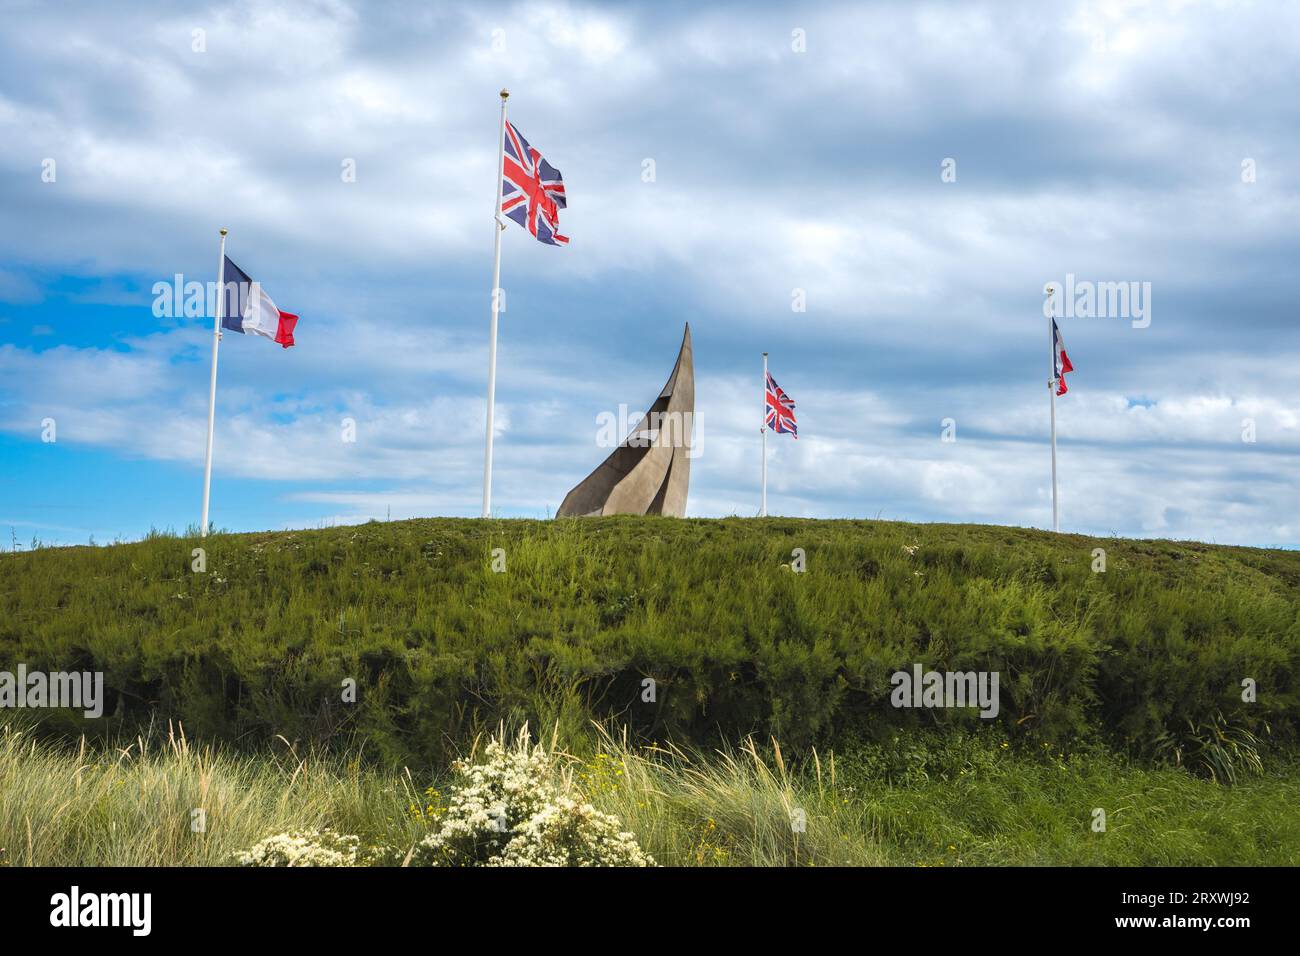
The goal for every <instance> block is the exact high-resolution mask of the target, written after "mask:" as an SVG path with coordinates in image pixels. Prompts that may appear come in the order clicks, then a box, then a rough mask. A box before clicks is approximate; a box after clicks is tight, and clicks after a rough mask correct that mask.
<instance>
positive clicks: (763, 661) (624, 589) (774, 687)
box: [0, 518, 1300, 762]
mask: <svg viewBox="0 0 1300 956" xmlns="http://www.w3.org/2000/svg"><path fill="white" fill-rule="evenodd" d="M197 544H198V542H197V541H196V540H193V539H182V538H171V537H157V538H154V539H152V540H149V541H145V542H141V543H137V544H127V545H119V546H115V547H110V548H98V549H97V548H60V549H49V550H40V551H36V552H33V553H25V554H18V555H10V554H6V555H0V667H4V668H10V669H12V668H13V667H14V666H16V664H17V663H18V662H25V663H26V664H27V665H28V666H29V667H33V668H37V667H39V668H45V669H86V668H93V669H100V670H103V671H105V673H106V682H107V685H108V688H109V690H110V704H109V706H110V719H108V720H105V721H102V722H100V724H99V725H98V726H102V727H104V728H106V729H107V730H109V731H125V732H130V731H131V730H132V729H133V728H134V727H135V726H136V725H138V723H140V722H146V721H150V720H154V719H156V718H158V717H165V718H171V717H174V718H179V719H182V720H183V721H184V723H185V726H186V728H187V729H188V730H189V731H190V733H191V734H192V735H196V736H201V737H203V738H204V739H226V740H234V739H247V740H253V739H259V738H260V739H270V738H271V737H273V736H274V735H277V734H281V735H284V736H286V737H288V738H290V739H292V740H300V741H303V742H308V741H313V742H322V741H325V742H331V743H337V742H339V741H346V742H349V743H357V742H358V741H360V742H362V743H364V744H365V746H366V747H367V748H368V752H370V753H372V754H379V755H384V756H387V757H389V758H391V759H394V760H402V761H407V762H410V761H415V762H420V761H426V762H427V761H430V760H434V761H436V760H441V759H443V758H445V756H446V754H447V753H448V752H450V751H452V750H454V748H455V746H456V744H457V742H459V741H463V740H465V739H467V738H468V737H470V736H472V735H473V733H474V732H476V731H477V730H480V729H482V728H483V727H491V726H495V724H496V723H497V721H499V720H502V719H504V720H506V721H507V722H513V723H518V722H519V721H521V720H524V719H531V720H533V721H534V722H535V723H536V722H541V723H543V724H547V725H549V724H550V723H551V722H552V721H554V720H556V719H560V720H561V721H562V722H566V723H567V724H569V725H571V726H574V727H580V726H582V725H585V723H586V720H587V719H588V718H589V717H591V716H596V717H608V716H611V715H617V716H619V717H620V718H621V719H624V720H626V721H627V722H629V723H630V724H631V725H632V727H633V729H634V730H635V731H637V732H640V733H643V734H648V735H652V736H657V737H661V738H662V737H664V736H671V737H672V738H673V739H675V740H677V741H679V742H694V743H698V744H702V745H705V746H708V745H711V744H712V743H714V742H716V741H717V740H718V739H719V733H718V732H719V731H721V737H722V739H730V740H736V739H739V737H740V736H742V735H743V734H744V733H747V732H751V731H752V732H757V733H759V734H760V736H763V737H766V736H767V735H775V736H777V737H778V738H779V739H781V740H782V741H783V742H785V743H787V744H789V745H794V746H799V747H803V746H806V745H810V744H813V743H817V742H821V743H825V742H827V741H830V740H834V739H836V738H837V737H838V736H840V735H842V734H844V733H846V732H848V731H852V732H854V733H859V732H867V733H878V732H879V731H880V730H881V729H882V728H885V729H888V728H890V727H895V726H901V727H908V726H912V725H916V724H917V723H930V722H932V721H941V722H952V723H958V724H961V723H964V724H967V725H969V724H971V723H975V722H976V721H974V720H973V718H972V716H971V715H970V714H969V713H966V712H962V713H953V712H944V713H935V712H929V713H926V714H922V715H918V714H916V713H915V712H910V711H899V710H895V709H894V708H892V707H890V706H889V703H888V694H889V689H890V688H889V683H888V679H889V674H890V673H891V672H892V671H894V670H895V669H897V668H899V667H906V666H908V665H909V664H910V663H911V662H914V661H915V662H921V663H923V664H925V665H926V666H927V667H929V666H935V667H940V668H948V669H953V670H967V669H977V670H991V671H998V672H999V673H1000V674H1001V693H1002V701H1003V704H1002V708H1003V709H1002V714H1001V715H1000V718H999V721H1000V723H1002V724H1003V725H1004V726H1005V727H1006V733H1007V734H1008V736H1010V737H1011V738H1012V739H1013V741H1014V742H1016V743H1026V744H1029V745H1032V746H1035V747H1037V746H1038V745H1039V744H1040V743H1051V744H1053V745H1055V746H1059V745H1060V744H1061V743H1062V742H1064V743H1066V744H1069V743H1071V742H1073V741H1078V740H1084V739H1095V738H1098V737H1104V738H1105V739H1107V740H1109V741H1111V742H1112V743H1116V742H1117V743H1119V744H1121V745H1123V746H1128V745H1132V746H1134V747H1136V748H1138V749H1139V750H1140V749H1142V748H1145V747H1149V746H1150V745H1151V744H1152V742H1153V741H1154V740H1155V739H1156V737H1157V735H1158V734H1159V733H1160V732H1161V731H1162V730H1165V729H1170V728H1177V727H1180V726H1183V725H1184V724H1185V721H1186V720H1187V719H1188V718H1197V719H1203V718H1206V717H1209V716H1210V715H1212V714H1213V713H1214V712H1215V711H1217V710H1222V711H1224V712H1226V713H1229V714H1230V715H1231V716H1232V718H1233V719H1234V720H1240V721H1246V722H1250V724H1251V726H1252V727H1254V728H1255V729H1256V730H1260V729H1262V727H1263V725H1264V722H1265V721H1267V722H1268V724H1269V725H1270V726H1271V727H1272V730H1273V732H1274V735H1275V736H1281V737H1282V738H1286V737H1288V736H1290V735H1292V734H1293V732H1294V730H1295V724H1296V715H1297V713H1298V712H1300V677H1298V673H1300V553H1295V552H1278V551H1266V550H1257V549H1247V548H1233V547H1216V546H1210V545H1201V544H1183V543H1169V542H1142V541H1126V540H1119V539H1115V540H1097V539H1089V538H1083V537H1077V536H1070V535H1051V534H1046V533H1042V532H1036V531H1029V530H1020V529H1010V528H998V527H986V526H967V525H906V524H898V523H889V522H866V521H798V520H789V519H767V520H762V521H756V520H738V519H730V520H721V521H716V520H715V521H705V520H688V521H683V520H674V519H653V518H648V519H638V518H614V519H602V520H583V521H565V522H531V521H467V520H445V519H435V520H421V521H407V522H397V523H388V524H380V523H371V524H368V525H363V526H358V527H348V528H334V529H328V530H322V531H309V532H291V533H276V534H272V533H268V534H245V535H218V536H215V537H212V538H209V539H207V541H206V542H204V547H205V548H206V549H207V571H206V573H203V574H197V573H193V572H192V571H191V569H190V562H191V549H192V547H194V546H196V545H197ZM498 547H499V548H502V549H504V552H505V561H506V571H505V573H500V574H498V573H493V572H492V570H491V569H490V562H491V551H492V549H494V548H498ZM1099 547H1100V548H1104V549H1105V550H1106V562H1107V569H1106V572H1105V573H1094V572H1093V571H1092V569H1091V568H1092V563H1093V560H1094V559H1093V551H1094V549H1095V548H1099ZM794 548H802V549H804V551H805V552H806V556H807V571H806V573H804V574H794V573H792V572H791V571H790V570H789V568H788V567H785V566H784V565H788V564H789V563H790V562H791V552H792V550H793V549H794ZM646 677H651V678H653V679H654V680H655V681H657V685H658V693H657V696H656V700H655V702H654V703H653V704H646V703H644V702H643V701H642V699H641V696H642V695H641V691H642V681H643V679H644V678H646ZM1244 677H1251V678H1253V679H1255V680H1256V681H1257V682H1258V685H1259V701H1258V703H1256V704H1253V705H1250V706H1245V705H1242V703H1241V701H1240V682H1241V680H1242V679H1243V678H1244ZM347 678H352V679H355V680H356V681H357V682H358V685H359V688H360V701H359V703H357V704H344V703H342V702H341V700H340V690H339V688H340V684H341V681H343V680H344V679H347ZM60 722H62V729H65V730H67V731H71V732H74V733H81V732H83V731H84V730H85V729H86V727H85V723H84V722H83V721H82V720H81V719H80V718H78V717H69V716H67V715H66V714H61V713H55V714H50V715H49V717H48V719H47V724H48V725H50V726H56V727H57V726H59V725H60Z"/></svg>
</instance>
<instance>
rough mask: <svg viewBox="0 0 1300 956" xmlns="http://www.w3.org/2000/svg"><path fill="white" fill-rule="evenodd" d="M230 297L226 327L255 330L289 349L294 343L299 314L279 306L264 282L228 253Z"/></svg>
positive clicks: (226, 292) (227, 290)
mask: <svg viewBox="0 0 1300 956" xmlns="http://www.w3.org/2000/svg"><path fill="white" fill-rule="evenodd" d="M222 294H223V295H224V296H225V297H226V306H225V312H224V318H222V320H221V327H222V328H223V329H230V331H232V332H238V333H239V334H240V335H243V334H244V333H246V332H252V333H253V334H254V335H261V336H264V337H265V338H268V339H270V340H271V341H273V342H276V343H278V344H279V345H280V346H281V347H282V348H286V349H287V348H289V347H290V346H291V345H293V344H294V342H293V328H294V326H295V325H297V324H298V316H296V315H293V314H291V313H289V312H281V311H280V310H279V309H278V308H276V306H275V303H274V302H272V301H271V297H270V296H269V295H267V294H266V291H265V290H264V289H263V288H262V284H261V283H260V282H254V281H253V280H252V279H250V278H249V277H248V273H246V272H245V271H244V270H243V269H241V268H239V266H237V265H235V264H234V263H233V262H231V261H230V256H226V275H225V289H223V290H222Z"/></svg>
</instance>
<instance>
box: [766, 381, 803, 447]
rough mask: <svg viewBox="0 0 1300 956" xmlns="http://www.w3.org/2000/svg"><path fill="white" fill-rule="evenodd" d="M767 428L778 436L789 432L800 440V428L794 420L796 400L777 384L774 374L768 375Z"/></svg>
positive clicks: (796, 439)
mask: <svg viewBox="0 0 1300 956" xmlns="http://www.w3.org/2000/svg"><path fill="white" fill-rule="evenodd" d="M767 427H768V428H770V429H772V431H774V432H776V433H777V434H778V435H779V434H782V433H784V432H789V433H790V434H791V435H793V436H794V437H795V441H798V440H799V427H798V425H797V424H796V423H795V420H794V400H793V399H791V398H790V396H789V395H787V394H786V393H785V392H783V391H782V390H781V386H780V385H778V384H776V379H774V378H773V377H772V373H771V372H768V373H767Z"/></svg>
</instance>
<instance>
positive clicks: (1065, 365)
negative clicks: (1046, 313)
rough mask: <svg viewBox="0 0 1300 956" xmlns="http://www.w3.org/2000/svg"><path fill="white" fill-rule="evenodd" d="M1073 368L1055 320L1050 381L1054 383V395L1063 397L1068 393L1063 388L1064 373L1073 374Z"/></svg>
mask: <svg viewBox="0 0 1300 956" xmlns="http://www.w3.org/2000/svg"><path fill="white" fill-rule="evenodd" d="M1073 371H1074V366H1073V365H1071V364H1070V356H1068V355H1066V354H1065V339H1063V338H1061V330H1060V329H1059V328H1057V325H1056V320H1055V319H1053V320H1052V381H1053V382H1055V383H1056V394H1057V395H1064V394H1065V393H1066V392H1068V391H1069V389H1068V388H1066V387H1065V373H1066V372H1073Z"/></svg>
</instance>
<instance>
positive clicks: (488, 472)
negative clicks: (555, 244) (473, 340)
mask: <svg viewBox="0 0 1300 956" xmlns="http://www.w3.org/2000/svg"><path fill="white" fill-rule="evenodd" d="M509 97H510V91H509V90H502V91H501V130H500V132H499V134H498V135H497V169H496V173H497V181H496V196H497V198H496V207H495V208H494V209H493V212H492V221H493V223H494V224H495V228H494V230H493V231H494V232H495V233H496V236H495V249H494V250H493V253H492V328H491V332H490V337H489V339H488V393H487V440H486V443H485V444H484V447H483V517H484V518H488V517H491V515H492V431H493V423H494V419H495V415H496V394H497V310H498V309H499V307H500V304H501V302H500V299H501V232H502V230H504V229H505V227H506V226H505V223H503V222H502V221H501V182H502V176H503V175H504V171H505V162H506V100H507V99H509Z"/></svg>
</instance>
